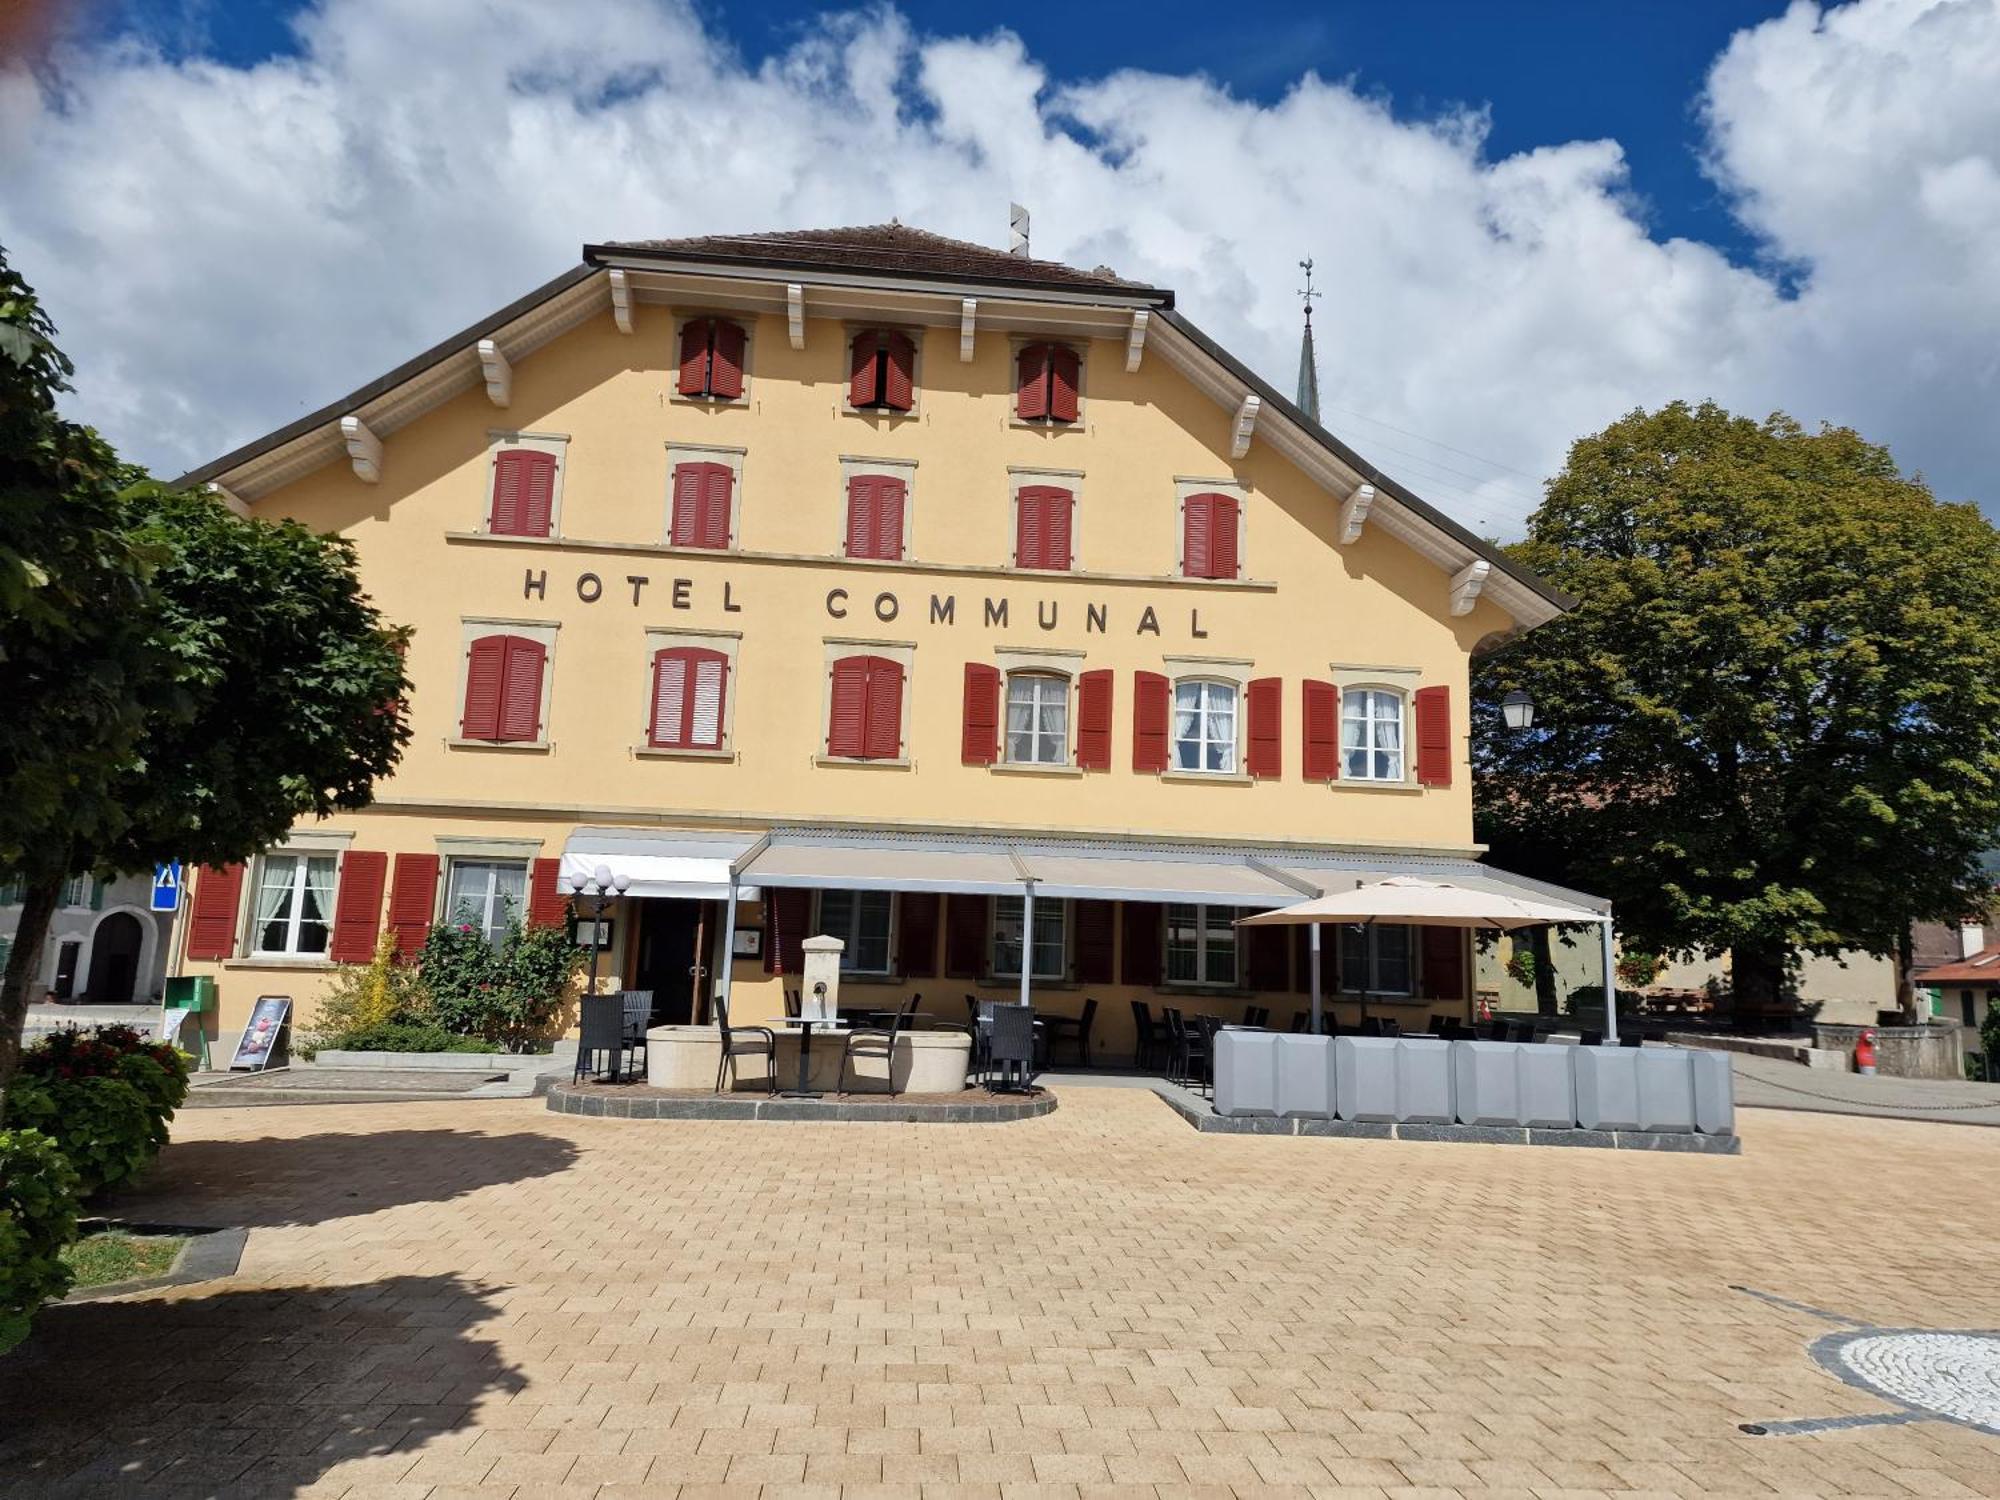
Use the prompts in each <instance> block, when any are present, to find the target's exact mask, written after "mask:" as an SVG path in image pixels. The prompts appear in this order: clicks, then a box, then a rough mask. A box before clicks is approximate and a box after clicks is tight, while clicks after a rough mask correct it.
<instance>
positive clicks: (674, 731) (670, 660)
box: [646, 651, 688, 749]
mask: <svg viewBox="0 0 2000 1500" xmlns="http://www.w3.org/2000/svg"><path fill="white" fill-rule="evenodd" d="M687 656H688V654H687V653H686V652H685V651H655V652H654V653H653V710H652V713H651V715H650V716H649V717H648V720H647V724H646V742H647V743H648V744H649V745H652V746H654V747H655V748H658V749H677V748H679V746H680V745H681V743H682V742H681V729H682V725H683V724H685V723H686V721H687V702H688V660H687Z"/></svg>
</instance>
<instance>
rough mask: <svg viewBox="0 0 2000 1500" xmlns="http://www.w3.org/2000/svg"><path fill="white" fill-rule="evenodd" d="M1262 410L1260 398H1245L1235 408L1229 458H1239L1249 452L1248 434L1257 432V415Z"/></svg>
mask: <svg viewBox="0 0 2000 1500" xmlns="http://www.w3.org/2000/svg"><path fill="white" fill-rule="evenodd" d="M1263 409H1264V401H1263V398H1262V397H1260V396H1245V397H1244V398H1243V404H1242V405H1241V406H1239V407H1237V408H1236V429H1235V431H1234V433H1232V434H1231V437H1230V443H1229V456H1230V457H1231V458H1241V457H1243V455H1244V454H1246V453H1248V452H1249V451H1250V434H1252V433H1253V432H1255V431H1256V430H1257V413H1258V412H1260V411H1262V410H1263Z"/></svg>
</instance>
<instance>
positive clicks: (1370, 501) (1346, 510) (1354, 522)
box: [1340, 484, 1375, 547]
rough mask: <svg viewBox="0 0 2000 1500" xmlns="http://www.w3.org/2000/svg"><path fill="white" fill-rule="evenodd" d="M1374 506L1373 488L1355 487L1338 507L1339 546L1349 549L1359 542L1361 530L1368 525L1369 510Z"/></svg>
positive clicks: (1372, 486) (1367, 486)
mask: <svg viewBox="0 0 2000 1500" xmlns="http://www.w3.org/2000/svg"><path fill="white" fill-rule="evenodd" d="M1374 504H1375V486H1374V485H1372V484H1362V485H1356V486H1355V489H1354V493H1353V494H1351V495H1349V496H1348V497H1347V499H1346V500H1345V501H1343V502H1342V503H1341V507H1340V545H1341V546H1343V547H1351V546H1353V545H1354V544H1355V543H1356V542H1358V541H1360V540H1361V528H1362V527H1363V526H1366V525H1367V524H1368V511H1369V508H1370V507H1372V506H1373V505H1374Z"/></svg>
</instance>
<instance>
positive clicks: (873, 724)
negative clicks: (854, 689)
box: [861, 656, 903, 760]
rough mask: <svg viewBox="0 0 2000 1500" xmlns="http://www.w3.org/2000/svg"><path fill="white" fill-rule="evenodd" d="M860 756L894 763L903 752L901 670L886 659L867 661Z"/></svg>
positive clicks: (870, 658)
mask: <svg viewBox="0 0 2000 1500" xmlns="http://www.w3.org/2000/svg"><path fill="white" fill-rule="evenodd" d="M861 739H862V749H861V753H862V754H863V755H864V756H866V757H867V758H868V759H869V760H894V759H895V758H896V757H897V756H898V755H900V754H901V753H902V750H903V668H902V666H901V665H900V664H899V663H897V662H893V661H890V660H888V659H887V658H886V657H881V656H871V657H869V658H868V710H867V724H866V726H865V727H864V729H863V731H862V736H861Z"/></svg>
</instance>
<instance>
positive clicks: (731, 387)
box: [708, 318, 747, 401]
mask: <svg viewBox="0 0 2000 1500" xmlns="http://www.w3.org/2000/svg"><path fill="white" fill-rule="evenodd" d="M746 342H747V341H746V340H745V338H744V336H743V325H742V324H740V323H732V322H730V321H729V320H728V319H727V318H718V319H716V320H715V336H714V342H713V343H712V345H711V346H710V352H709V362H708V394H709V395H711V396H713V397H714V398H715V399H716V400H718V401H734V400H736V398H737V397H739V396H741V395H742V394H743V350H744V347H745V344H746Z"/></svg>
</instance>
